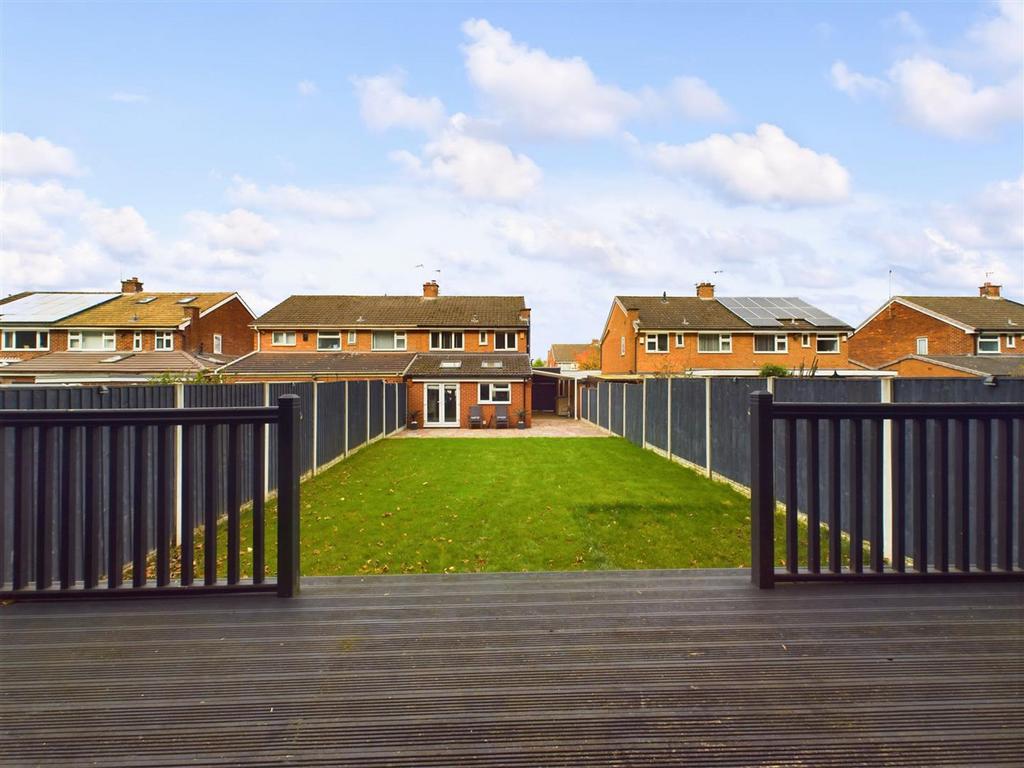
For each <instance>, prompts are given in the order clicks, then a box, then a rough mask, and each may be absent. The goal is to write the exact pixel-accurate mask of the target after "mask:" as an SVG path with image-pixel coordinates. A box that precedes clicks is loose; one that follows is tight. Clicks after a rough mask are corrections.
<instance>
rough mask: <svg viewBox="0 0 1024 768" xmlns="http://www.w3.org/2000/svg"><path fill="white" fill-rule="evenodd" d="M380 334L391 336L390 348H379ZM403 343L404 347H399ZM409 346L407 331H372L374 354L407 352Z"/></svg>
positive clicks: (371, 341)
mask: <svg viewBox="0 0 1024 768" xmlns="http://www.w3.org/2000/svg"><path fill="white" fill-rule="evenodd" d="M378 333H390V334H391V346H390V347H378V346H377V334H378ZM399 341H401V342H402V345H401V346H399V345H398V342H399ZM408 346H409V342H408V339H407V338H406V335H405V331H371V332H370V350H371V351H373V352H405V351H406V349H407V348H408Z"/></svg>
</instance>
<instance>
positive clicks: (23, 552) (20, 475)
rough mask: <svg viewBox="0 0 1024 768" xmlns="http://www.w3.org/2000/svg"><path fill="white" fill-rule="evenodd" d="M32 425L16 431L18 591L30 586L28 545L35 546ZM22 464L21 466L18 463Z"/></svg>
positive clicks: (13, 580) (15, 572) (13, 581)
mask: <svg viewBox="0 0 1024 768" xmlns="http://www.w3.org/2000/svg"><path fill="white" fill-rule="evenodd" d="M34 431H35V430H34V429H33V428H32V427H23V428H18V429H15V431H14V450H15V456H16V460H15V470H14V521H13V526H12V528H13V530H12V534H13V536H12V537H13V539H14V557H13V558H12V562H11V567H12V568H13V572H12V574H11V585H12V586H13V587H14V589H15V590H18V589H24V588H25V587H27V586H28V560H29V548H30V547H31V546H32V543H31V542H32V538H31V536H32V524H31V522H30V517H29V515H30V514H31V509H32V478H33V472H32V469H33V467H34V464H35V462H34V461H33V457H34V456H36V453H35V451H34V450H33V445H32V443H33V432H34ZM19 464H20V466H19Z"/></svg>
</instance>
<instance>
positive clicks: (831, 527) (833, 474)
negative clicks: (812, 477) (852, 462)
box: [828, 419, 843, 573]
mask: <svg viewBox="0 0 1024 768" xmlns="http://www.w3.org/2000/svg"><path fill="white" fill-rule="evenodd" d="M839 425H840V421H839V419H829V430H828V436H829V440H828V489H829V494H828V496H829V501H828V569H829V571H831V572H832V573H839V572H840V571H841V570H842V569H843V519H842V509H841V506H842V498H843V494H842V480H841V479H840V474H839V457H840V447H839Z"/></svg>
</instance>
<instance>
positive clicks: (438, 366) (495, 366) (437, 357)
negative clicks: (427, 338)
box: [408, 353, 533, 379]
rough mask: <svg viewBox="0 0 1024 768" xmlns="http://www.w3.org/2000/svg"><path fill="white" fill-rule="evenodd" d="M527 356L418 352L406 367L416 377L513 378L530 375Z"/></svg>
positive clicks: (409, 373)
mask: <svg viewBox="0 0 1024 768" xmlns="http://www.w3.org/2000/svg"><path fill="white" fill-rule="evenodd" d="M532 372H533V368H532V367H531V366H530V356H529V355H490V354H481V353H476V354H474V353H469V354H464V355H459V354H444V353H420V354H418V355H416V359H415V360H413V362H412V365H410V366H409V370H408V375H409V376H415V377H417V378H425V377H431V378H445V379H516V378H526V377H527V376H529V375H531V373H532Z"/></svg>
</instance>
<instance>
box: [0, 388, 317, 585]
mask: <svg viewBox="0 0 1024 768" xmlns="http://www.w3.org/2000/svg"><path fill="white" fill-rule="evenodd" d="M267 425H277V466H278V477H279V482H278V505H277V578H276V580H275V581H274V582H272V583H270V582H268V581H267V579H266V578H265V576H264V572H265V570H266V552H265V550H266V542H265V540H264V539H265V534H264V526H265V515H264V506H265V498H266V489H265V485H264V482H265V481H264V475H265V473H264V462H265V461H266V457H265V450H266V445H267V442H266V434H265V433H266V429H267ZM244 432H249V433H251V442H252V451H251V452H248V453H244V452H243V450H242V443H243V433H244ZM8 433H13V435H10V434H8ZM0 436H2V437H3V439H4V441H5V442H4V447H5V450H11V449H13V451H14V461H13V466H14V472H13V477H8V478H4V480H5V483H10V484H11V485H12V487H10V488H7V487H4V488H0V508H2V510H3V516H2V517H0V599H12V598H14V599H25V598H40V597H43V598H49V597H107V596H114V595H116V596H124V595H131V596H140V595H180V594H192V593H217V592H237V591H258V592H276V593H277V594H278V595H279V596H281V597H291V596H293V595H295V594H297V593H298V590H299V474H300V466H299V461H300V458H299V457H300V442H299V398H298V397H297V396H296V395H283V396H282V397H280V398H279V399H278V404H277V406H276V407H266V408H265V407H246V408H188V409H177V408H150V409H109V410H18V411H0ZM225 436H226V447H224V448H223V450H222V446H221V445H220V441H221V440H222V439H223V438H224V437H225ZM11 437H13V440H12V441H10V440H9V438H11ZM200 446H205V448H204V449H203V450H202V452H201V453H200V451H199V447H200ZM224 451H226V458H227V461H226V462H224V461H222V459H223V458H224ZM179 454H180V455H179ZM245 456H248V457H250V458H249V460H248V462H246V461H244V457H245ZM179 462H180V464H181V467H180V470H181V471H180V478H181V487H180V489H179V488H177V487H176V486H177V481H176V478H177V477H178V475H179V473H178V472H177V471H176V469H177V468H178V463H179ZM246 463H249V464H250V465H251V467H249V468H247V467H246V466H245V464H246ZM225 466H226V467H227V472H226V474H225V472H224V470H223V467H225ZM247 469H248V470H249V471H247ZM247 476H248V478H249V480H250V482H251V483H252V489H251V490H252V494H251V495H252V499H253V501H252V510H251V516H252V564H253V570H252V576H251V578H248V579H243V578H242V573H241V553H242V546H243V544H242V537H241V515H242V503H241V500H242V498H243V497H244V491H245V478H246V477H247ZM225 515H226V518H227V520H226V537H225V547H224V551H223V552H220V551H218V550H219V548H218V542H217V529H218V524H219V522H220V520H221V517H222V516H225ZM176 517H178V520H179V524H178V525H176V524H175V523H176V521H175V518H176ZM4 518H6V519H4ZM200 524H201V525H202V526H203V551H202V554H203V573H202V583H201V584H196V583H195V578H196V577H195V574H194V570H195V562H194V560H195V558H194V552H195V529H196V527H197V526H198V525H200ZM176 534H180V535H176ZM8 537H9V539H10V540H9V541H8V540H7V539H8ZM176 539H177V543H175V540H176ZM219 556H223V561H224V563H225V569H224V570H225V572H224V573H222V574H221V575H222V576H224V577H225V578H223V579H221V578H220V577H219V575H218V570H219V569H218V563H219V561H218V557H219ZM175 558H177V561H178V565H179V575H178V579H177V580H172V570H173V569H172V565H173V561H174V559H175ZM54 566H56V579H55V573H54ZM128 567H130V569H131V581H130V583H128V584H124V583H123V578H124V577H123V575H124V573H125V571H126V569H127V568H128ZM8 573H9V574H10V578H9V579H8V578H7V574H8ZM55 581H56V583H55Z"/></svg>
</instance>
